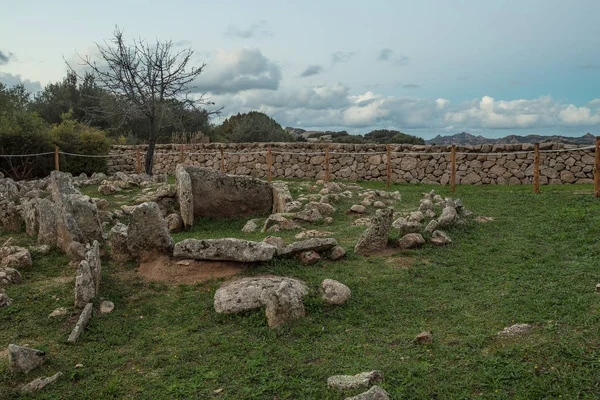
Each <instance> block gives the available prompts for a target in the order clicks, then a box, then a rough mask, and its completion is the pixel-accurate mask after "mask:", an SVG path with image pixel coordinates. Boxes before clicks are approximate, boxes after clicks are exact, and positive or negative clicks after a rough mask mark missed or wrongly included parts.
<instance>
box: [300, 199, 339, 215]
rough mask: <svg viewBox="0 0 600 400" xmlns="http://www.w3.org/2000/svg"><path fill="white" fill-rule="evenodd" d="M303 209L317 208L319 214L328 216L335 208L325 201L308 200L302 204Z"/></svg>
mask: <svg viewBox="0 0 600 400" xmlns="http://www.w3.org/2000/svg"><path fill="white" fill-rule="evenodd" d="M304 209H305V210H317V211H319V214H321V215H325V216H329V215H331V214H333V213H334V212H335V208H333V206H332V205H330V204H327V203H317V202H314V201H313V202H310V203H308V204H307V205H306V206H304Z"/></svg>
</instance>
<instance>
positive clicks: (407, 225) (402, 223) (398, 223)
mask: <svg viewBox="0 0 600 400" xmlns="http://www.w3.org/2000/svg"><path fill="white" fill-rule="evenodd" d="M392 227H393V228H395V229H398V230H399V231H400V234H401V235H403V236H404V235H406V234H409V233H418V232H420V231H421V228H422V225H421V223H420V222H416V221H410V222H409V221H407V220H406V218H402V217H401V218H398V219H397V220H395V221H394V222H393V223H392Z"/></svg>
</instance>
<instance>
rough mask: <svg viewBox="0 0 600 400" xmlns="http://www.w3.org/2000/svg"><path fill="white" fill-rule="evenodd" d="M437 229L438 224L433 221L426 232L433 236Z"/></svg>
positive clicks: (426, 228)
mask: <svg viewBox="0 0 600 400" xmlns="http://www.w3.org/2000/svg"><path fill="white" fill-rule="evenodd" d="M437 227H438V222H437V221H436V220H435V219H432V220H431V221H429V223H428V224H427V226H426V227H425V232H427V233H430V234H431V233H433V232H434V231H435V230H436V229H437Z"/></svg>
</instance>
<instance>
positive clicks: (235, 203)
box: [175, 164, 280, 227]
mask: <svg viewBox="0 0 600 400" xmlns="http://www.w3.org/2000/svg"><path fill="white" fill-rule="evenodd" d="M175 178H176V180H177V197H178V199H179V208H180V211H181V217H182V219H183V223H184V224H185V226H186V227H187V226H190V225H192V224H193V223H194V219H195V218H198V217H218V218H235V217H246V216H260V215H269V214H271V213H272V212H273V211H274V208H277V207H276V205H277V204H279V203H280V202H279V201H278V197H280V196H279V191H280V190H279V189H278V187H277V186H274V185H271V184H270V183H268V182H265V181H262V180H260V179H256V178H251V177H247V176H239V175H227V174H224V173H222V172H220V171H216V170H213V169H211V168H203V167H196V166H190V165H184V164H179V165H177V168H176V169H175Z"/></svg>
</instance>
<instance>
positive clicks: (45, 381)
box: [21, 372, 62, 393]
mask: <svg viewBox="0 0 600 400" xmlns="http://www.w3.org/2000/svg"><path fill="white" fill-rule="evenodd" d="M61 376H62V372H57V373H56V374H54V375H52V376H49V377H47V378H36V379H34V380H33V381H31V382H29V383H28V384H26V385H23V386H21V391H22V392H25V393H29V392H37V391H38V390H42V389H43V388H45V387H46V386H48V385H49V384H51V383H54V382H56V381H57V380H58V378H60V377H61Z"/></svg>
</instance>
